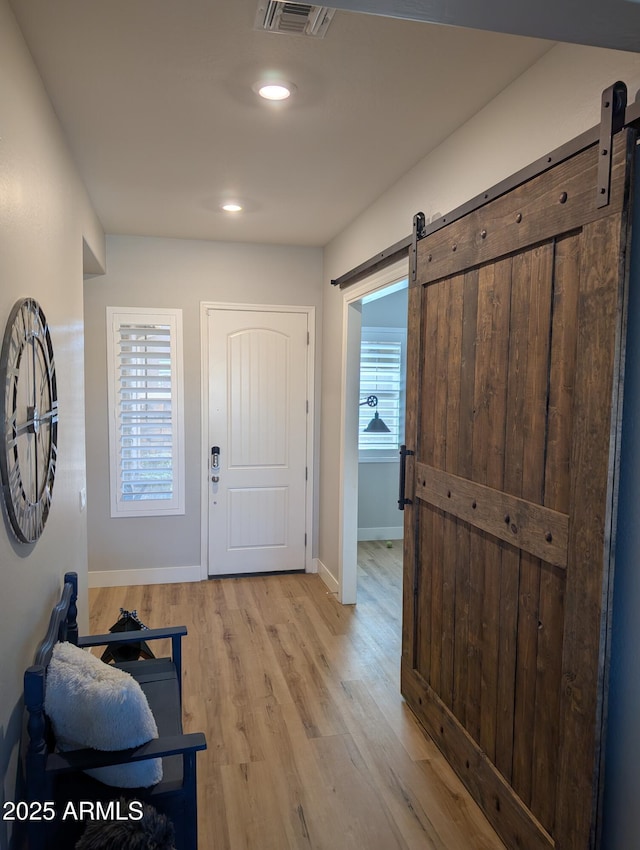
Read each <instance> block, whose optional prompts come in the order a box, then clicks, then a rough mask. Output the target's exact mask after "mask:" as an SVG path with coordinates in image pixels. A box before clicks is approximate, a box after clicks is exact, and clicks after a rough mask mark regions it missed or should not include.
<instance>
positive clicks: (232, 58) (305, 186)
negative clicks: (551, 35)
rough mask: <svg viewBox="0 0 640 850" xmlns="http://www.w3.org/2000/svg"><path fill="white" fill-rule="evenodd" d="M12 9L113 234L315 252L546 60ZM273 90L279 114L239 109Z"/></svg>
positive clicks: (211, 17)
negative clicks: (263, 81) (262, 88)
mask: <svg viewBox="0 0 640 850" xmlns="http://www.w3.org/2000/svg"><path fill="white" fill-rule="evenodd" d="M348 2H349V0H347V4H348ZM358 2H364V0H355V3H354V5H357V3H358ZM369 2H374V3H375V2H376V0H369ZM389 2H391V3H392V4H393V0H389ZM398 2H400V0H396V4H397V3H398ZM496 2H499V0H496ZM474 3H476V0H474ZM342 5H345V4H344V3H343V4H342ZM415 5H416V4H415V0H414V3H413V6H414V7H415ZM445 5H447V8H450V7H451V6H452V5H454V6H455V3H451V2H449V3H448V4H445ZM12 6H13V9H14V11H15V14H16V17H17V19H18V22H19V24H20V26H21V29H22V31H23V33H24V35H25V39H26V41H27V43H28V45H29V48H30V50H31V52H32V54H33V57H34V60H35V63H36V65H37V67H38V69H39V70H40V73H41V75H42V78H43V80H44V84H45V87H46V89H47V91H48V94H49V97H50V99H51V101H52V103H53V106H54V109H55V111H56V113H57V115H58V117H59V119H60V122H61V124H62V126H63V128H64V131H65V133H66V135H67V138H68V141H69V145H70V147H71V150H72V152H73V156H74V159H75V161H76V164H77V166H78V169H79V171H80V174H81V176H82V178H83V180H84V183H85V185H86V187H87V190H88V192H89V195H90V197H91V199H92V201H93V204H94V207H95V209H96V211H97V213H98V216H99V217H100V220H101V222H102V224H103V226H104V228H105V231H106V232H108V233H118V234H136V235H150V236H163V237H183V238H196V239H213V240H225V241H229V240H230V241H237V240H242V241H249V242H266V243H277V244H290V245H316V246H322V245H325V244H326V243H327V242H328V241H329V240H330V239H331V238H332V237H334V236H335V235H336V234H337V233H339V232H340V231H341V230H342V229H343V228H344V227H345V226H346V225H347V224H348V223H349V222H350V221H351V220H353V219H354V218H355V217H356V216H357V215H358V214H359V213H360V212H361V211H362V210H363V209H365V208H366V207H367V206H368V205H369V204H371V203H372V202H373V201H374V200H375V199H376V198H377V197H378V196H379V195H380V194H381V193H383V192H384V191H385V190H386V189H387V188H388V187H389V186H391V185H393V183H395V182H396V181H397V180H398V178H399V177H400V176H401V175H403V174H404V173H405V172H406V171H407V170H408V169H409V168H410V167H412V166H413V165H414V164H415V163H417V162H418V161H419V160H420V159H421V158H422V157H423V156H424V155H425V154H426V153H428V152H429V151H430V150H431V149H433V148H434V147H435V146H437V145H438V144H439V143H440V142H441V141H442V140H443V139H445V138H446V137H447V136H448V135H449V134H450V133H451V132H452V131H453V130H455V129H456V128H457V127H459V126H460V125H462V124H463V123H464V122H465V121H466V120H467V119H469V118H470V117H471V116H472V115H474V114H475V113H476V112H477V111H478V110H479V109H481V108H482V107H483V106H484V105H485V104H486V103H488V102H489V101H490V100H491V99H492V98H493V97H494V96H495V95H496V94H497V93H498V92H500V91H501V90H502V89H503V88H505V86H507V85H508V84H509V83H510V82H511V81H512V80H514V79H515V78H516V77H518V76H519V75H520V74H521V73H522V72H523V71H525V70H526V69H527V68H528V67H529V66H530V65H531V64H533V63H534V62H535V61H537V60H538V59H539V58H540V56H541V55H542V54H543V53H545V52H546V51H547V50H549V49H550V47H551V46H552V44H553V42H551V41H544V40H535V39H530V38H523V37H517V36H512V35H505V34H495V33H489V32H482V31H480V30H476V29H463V28H454V27H449V26H439V25H434V24H430V23H426V22H420V23H415V22H412V21H409V20H401V19H394V18H389V17H381V16H377V15H367V14H361V13H358V12H356V11H344V10H342V9H340V10H338V11H337V12H336V13H335V16H334V18H333V21H332V23H331V25H330V27H329V30H328V32H327V34H326V36H325V38H323V39H313V38H306V37H302V36H296V35H284V34H275V33H269V32H258V31H255V30H254V28H253V25H254V19H255V16H256V11H257V6H258V3H257V0H227V2H222V0H179V2H176V0H109V2H87V0H56V2H51V0H12ZM639 8H640V7H639ZM479 69H481V72H479ZM268 72H273V73H275V72H277V73H278V75H281V76H282V77H284V78H285V79H287V80H290V81H292V82H293V83H295V85H296V86H297V90H296V91H295V93H294V95H293V96H292V97H291V98H290V99H289V101H287V102H286V103H283V104H268V103H265V102H262V101H259V98H258V97H257V96H256V95H255V94H254V92H253V91H252V88H251V86H252V85H253V84H254V82H255V81H256V80H258V79H259V78H261V77H262V76H263V75H264V74H265V73H268ZM232 198H233V199H236V198H237V199H239V200H240V202H241V203H243V205H244V208H245V209H244V211H243V212H242V213H237V214H228V213H223V212H222V211H221V210H220V203H221V202H222V201H224V200H229V199H232Z"/></svg>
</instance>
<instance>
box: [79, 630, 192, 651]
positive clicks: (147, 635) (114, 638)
mask: <svg viewBox="0 0 640 850" xmlns="http://www.w3.org/2000/svg"><path fill="white" fill-rule="evenodd" d="M186 633H187V627H186V626H167V628H164V629H140V630H139V631H131V632H107V634H105V635H83V636H81V637H79V638H78V646H80V647H82V648H84V647H87V646H106V644H108V643H136V642H137V641H141V640H145V641H150V640H159V639H161V638H181V637H182V636H183V635H186Z"/></svg>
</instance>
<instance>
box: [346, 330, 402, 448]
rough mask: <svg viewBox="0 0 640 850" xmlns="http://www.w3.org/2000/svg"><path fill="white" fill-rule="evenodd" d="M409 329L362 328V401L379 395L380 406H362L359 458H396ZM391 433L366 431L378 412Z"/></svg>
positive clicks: (399, 441)
mask: <svg viewBox="0 0 640 850" xmlns="http://www.w3.org/2000/svg"><path fill="white" fill-rule="evenodd" d="M405 347H406V330H405V329H404V328H370V327H364V328H363V329H362V340H361V346H360V401H361V402H363V401H365V400H366V399H367V398H368V397H369V396H372V395H373V396H376V398H377V399H378V405H377V407H369V405H367V404H363V405H361V406H360V416H359V423H358V448H359V455H360V460H392V459H393V460H397V458H398V446H399V445H400V443H401V442H402V439H403V433H404V427H403V426H404V382H405ZM376 411H377V413H378V416H379V417H380V419H382V421H383V422H384V423H385V425H386V426H387V428H388V429H389V432H388V433H386V432H371V433H368V432H366V431H365V428H366V427H367V425H368V424H369V422H370V421H371V419H372V418H373V417H374V416H375V413H376Z"/></svg>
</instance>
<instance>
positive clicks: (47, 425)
mask: <svg viewBox="0 0 640 850" xmlns="http://www.w3.org/2000/svg"><path fill="white" fill-rule="evenodd" d="M0 393H1V395H0V473H1V478H2V491H3V496H4V501H5V505H6V509H7V516H8V518H9V522H10V523H11V527H12V529H13V531H14V533H15V535H16V537H17V538H18V540H19V541H21V542H22V543H34V542H35V541H36V540H37V539H38V538H39V537H40V535H41V534H42V530H43V529H44V526H45V523H46V521H47V517H48V516H49V510H50V508H51V499H52V496H53V482H54V478H55V472H56V455H57V438H58V392H57V387H56V368H55V363H54V359H53V346H52V345H51V335H50V334H49V328H48V326H47V320H46V318H45V315H44V313H43V312H42V309H41V307H40V305H39V304H38V302H37V301H34V299H33V298H22V299H20V300H19V301H18V302H16V304H15V305H14V307H13V309H12V311H11V314H10V316H9V320H8V322H7V327H6V330H5V333H4V339H3V342H2V351H1V352H0Z"/></svg>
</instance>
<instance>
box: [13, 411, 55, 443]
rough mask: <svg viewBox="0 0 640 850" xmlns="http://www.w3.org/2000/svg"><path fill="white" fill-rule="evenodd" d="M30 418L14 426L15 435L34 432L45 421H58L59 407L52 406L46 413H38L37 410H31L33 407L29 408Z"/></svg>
mask: <svg viewBox="0 0 640 850" xmlns="http://www.w3.org/2000/svg"><path fill="white" fill-rule="evenodd" d="M27 411H28V418H27V419H26V420H25V421H24V422H21V423H20V425H16V426H15V427H14V428H13V433H14V436H16V437H19V436H21V435H22V434H25V433H31V434H34V433H35V432H36V431H37V430H38V428H39V427H40V425H41V424H42V423H43V422H57V421H58V407H57V405H56V406H54V407H52V408H51V410H48V411H47V412H46V413H38V411H37V410H33V412H32V411H31V408H27Z"/></svg>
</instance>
